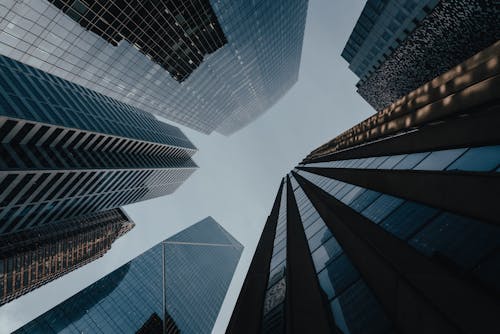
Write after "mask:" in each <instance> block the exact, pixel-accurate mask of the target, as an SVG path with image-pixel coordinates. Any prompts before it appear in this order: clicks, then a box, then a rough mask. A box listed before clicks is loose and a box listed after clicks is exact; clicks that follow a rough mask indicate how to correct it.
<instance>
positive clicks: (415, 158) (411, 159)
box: [393, 152, 430, 169]
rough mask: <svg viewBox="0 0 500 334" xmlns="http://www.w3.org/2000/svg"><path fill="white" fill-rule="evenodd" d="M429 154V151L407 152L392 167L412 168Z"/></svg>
mask: <svg viewBox="0 0 500 334" xmlns="http://www.w3.org/2000/svg"><path fill="white" fill-rule="evenodd" d="M429 154H430V153H429V152H421V153H413V154H408V155H407V156H406V157H405V158H403V160H401V161H400V162H399V163H397V164H396V165H395V166H394V168H393V169H412V168H413V167H415V166H416V165H417V164H418V163H419V162H420V161H422V160H423V159H424V158H425V157H426V156H428V155H429Z"/></svg>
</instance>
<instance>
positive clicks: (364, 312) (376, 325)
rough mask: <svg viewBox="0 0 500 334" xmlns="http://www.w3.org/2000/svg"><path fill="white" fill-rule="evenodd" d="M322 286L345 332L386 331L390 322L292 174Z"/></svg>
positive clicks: (298, 205) (335, 318)
mask: <svg viewBox="0 0 500 334" xmlns="http://www.w3.org/2000/svg"><path fill="white" fill-rule="evenodd" d="M290 180H291V181H290V182H291V184H292V188H293V190H294V195H295V201H296V202H297V207H298V209H299V213H300V219H301V221H302V226H303V228H304V232H305V235H306V238H307V241H308V245H309V251H310V252H311V257H312V259H313V263H314V267H315V269H316V273H317V277H318V281H319V284H320V286H321V289H322V290H323V292H324V294H325V295H326V296H327V299H326V301H327V302H328V307H329V308H330V309H331V312H332V315H333V318H334V321H335V324H336V325H337V327H338V328H340V330H341V331H342V333H345V334H358V333H359V334H361V333H387V332H389V331H390V329H391V327H392V325H391V323H390V321H389V320H388V318H387V316H386V315H385V312H384V311H383V309H382V308H381V306H380V304H379V303H378V301H377V300H376V298H375V296H374V295H373V293H372V292H371V291H370V289H369V288H368V287H367V286H366V283H365V282H364V281H363V279H362V278H361V276H360V274H359V272H358V271H357V269H356V268H355V266H354V265H353V264H352V263H351V261H350V260H349V258H348V257H347V255H346V254H345V253H344V251H343V249H342V247H341V246H340V244H339V243H338V242H337V240H336V239H335V237H334V236H333V235H332V233H331V231H330V229H329V228H328V227H327V226H326V224H325V222H324V221H323V220H322V219H321V217H320V216H319V214H318V212H317V211H316V209H315V208H314V206H313V204H312V203H311V201H310V200H309V198H308V197H307V195H306V194H305V193H304V191H303V190H302V188H301V187H300V186H299V184H298V183H297V181H296V180H295V178H293V176H292V177H291V178H290Z"/></svg>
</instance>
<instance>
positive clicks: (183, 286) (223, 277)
mask: <svg viewBox="0 0 500 334" xmlns="http://www.w3.org/2000/svg"><path fill="white" fill-rule="evenodd" d="M242 250H243V246H242V245H241V244H240V243H239V242H238V241H236V240H235V239H234V238H233V237H232V236H231V235H230V234H229V233H228V232H227V231H225V230H224V229H223V228H222V227H221V226H220V225H219V224H217V222H215V220H213V219H212V218H211V217H207V218H205V219H203V220H202V221H200V222H198V223H196V224H194V225H192V226H191V227H188V228H187V229H185V230H183V231H181V232H179V233H177V234H176V235H174V236H172V237H170V238H168V239H167V240H165V241H163V242H162V243H160V244H158V245H156V246H154V247H153V248H151V249H149V250H148V251H146V252H145V253H143V254H141V255H139V256H138V257H136V258H135V259H133V260H132V261H130V262H128V263H127V264H125V265H124V266H122V267H120V268H118V269H116V270H115V271H113V272H112V273H110V274H109V275H107V276H105V277H103V278H102V279H100V280H99V281H97V282H95V283H94V284H92V285H91V286H89V287H87V288H85V289H84V290H82V291H80V292H79V293H77V294H76V295H74V296H73V297H71V298H69V299H67V300H66V301H64V302H63V303H61V304H59V305H57V306H56V307H54V308H53V309H51V310H49V311H48V312H46V313H45V314H43V315H41V316H40V317H38V318H36V319H35V320H33V321H32V322H30V323H28V324H27V325H25V326H24V327H22V328H21V329H19V330H18V331H17V332H16V333H30V334H31V333H58V332H61V331H70V332H71V331H76V332H78V333H80V332H84V333H100V332H103V333H135V332H140V333H151V332H153V333H162V331H158V329H162V327H163V325H164V323H165V328H166V332H167V333H177V332H178V331H180V332H181V333H210V332H211V330H212V327H213V325H214V323H215V320H216V318H217V314H218V313H219V310H220V307H221V305H222V302H223V300H224V297H225V295H226V291H227V289H228V287H229V283H230V282H231V279H232V277H233V273H234V270H235V269H236V266H237V264H238V260H239V258H240V255H241V252H242ZM165 319H166V321H165Z"/></svg>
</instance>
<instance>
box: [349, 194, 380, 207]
mask: <svg viewBox="0 0 500 334" xmlns="http://www.w3.org/2000/svg"><path fill="white" fill-rule="evenodd" d="M379 196H380V193H379V192H377V191H373V190H369V189H367V190H366V191H365V192H364V193H362V194H361V195H359V196H358V197H357V198H356V199H355V200H353V201H352V203H351V204H350V205H349V206H350V207H351V208H352V209H353V210H355V211H357V212H361V211H363V210H364V208H366V207H367V206H368V205H370V204H371V203H373V201H374V200H375V199H377V197H379Z"/></svg>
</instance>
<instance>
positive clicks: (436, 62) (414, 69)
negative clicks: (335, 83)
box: [342, 0, 500, 111]
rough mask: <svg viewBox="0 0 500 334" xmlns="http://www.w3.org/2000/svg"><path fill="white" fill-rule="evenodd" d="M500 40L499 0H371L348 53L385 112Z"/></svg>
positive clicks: (366, 93) (362, 88)
mask: <svg viewBox="0 0 500 334" xmlns="http://www.w3.org/2000/svg"><path fill="white" fill-rule="evenodd" d="M499 39H500V5H499V3H498V1H495V0H368V1H367V2H366V5H365V7H364V9H363V11H362V13H361V16H360V17H359V19H358V21H357V23H356V25H355V27H354V29H353V31H352V34H351V35H350V37H349V40H348V41H347V44H346V46H345V48H344V50H343V51H342V57H343V58H344V59H345V60H347V61H348V62H349V68H350V69H351V70H352V71H353V72H354V73H355V74H356V75H357V76H358V77H359V79H360V80H359V82H358V83H357V85H356V86H357V88H358V93H359V94H360V95H361V96H362V97H363V98H364V99H365V100H366V101H367V102H368V103H369V104H370V105H371V106H373V107H374V108H375V109H377V110H378V111H381V110H383V109H384V108H387V107H388V106H389V105H390V104H391V103H392V102H394V101H395V100H396V99H399V98H401V97H403V96H405V95H407V94H408V93H410V92H411V91H413V90H415V89H416V88H418V87H420V86H422V85H424V84H425V83H427V82H429V81H431V80H432V79H434V78H435V77H437V76H438V75H441V74H442V73H444V72H446V71H448V70H449V69H451V68H452V67H454V66H456V65H458V64H459V63H461V62H463V61H464V60H466V59H467V58H469V57H471V56H472V55H474V54H476V53H477V52H479V51H481V50H483V49H484V48H486V47H488V46H490V45H491V44H493V43H495V42H496V41H497V40H499Z"/></svg>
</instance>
